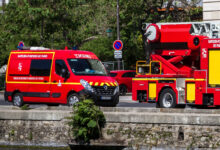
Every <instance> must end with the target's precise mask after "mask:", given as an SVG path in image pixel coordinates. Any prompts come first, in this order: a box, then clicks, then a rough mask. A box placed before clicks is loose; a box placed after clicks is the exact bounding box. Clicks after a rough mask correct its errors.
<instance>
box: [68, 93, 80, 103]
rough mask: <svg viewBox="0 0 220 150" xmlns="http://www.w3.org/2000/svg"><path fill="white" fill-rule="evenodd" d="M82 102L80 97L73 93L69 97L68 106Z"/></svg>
mask: <svg viewBox="0 0 220 150" xmlns="http://www.w3.org/2000/svg"><path fill="white" fill-rule="evenodd" d="M79 101H80V97H79V95H78V94H77V93H72V94H70V95H69V96H68V97H67V105H68V106H73V105H74V104H76V103H77V102H79Z"/></svg>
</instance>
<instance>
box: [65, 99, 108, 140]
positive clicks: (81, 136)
mask: <svg viewBox="0 0 220 150" xmlns="http://www.w3.org/2000/svg"><path fill="white" fill-rule="evenodd" d="M69 119H70V120H71V121H70V122H69V125H70V127H71V129H72V133H73V136H74V137H75V140H76V141H77V142H80V143H89V142H90V140H91V139H98V138H100V137H101V136H102V132H101V129H102V128H103V127H104V126H105V123H106V120H105V116H104V114H103V112H102V111H101V110H100V109H99V108H98V107H97V106H95V105H94V102H93V101H92V100H84V101H81V102H78V103H77V104H75V105H74V106H73V115H72V117H70V118H69Z"/></svg>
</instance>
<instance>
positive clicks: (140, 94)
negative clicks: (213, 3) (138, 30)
mask: <svg viewBox="0 0 220 150" xmlns="http://www.w3.org/2000/svg"><path fill="white" fill-rule="evenodd" d="M145 30H146V33H145V36H146V38H147V41H146V43H147V47H148V48H147V50H148V51H147V53H149V54H150V55H149V56H150V57H149V58H150V59H149V60H145V61H138V62H137V64H136V70H137V75H136V77H135V78H133V81H132V99H133V100H134V101H139V102H149V103H150V102H154V103H156V105H157V107H161V108H174V107H178V106H179V105H181V104H184V105H186V104H191V105H203V106H208V107H209V106H220V23H219V22H194V23H193V22H191V23H157V24H145Z"/></svg>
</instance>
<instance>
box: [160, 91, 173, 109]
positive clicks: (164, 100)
mask: <svg viewBox="0 0 220 150" xmlns="http://www.w3.org/2000/svg"><path fill="white" fill-rule="evenodd" d="M159 101H160V107H162V108H174V107H176V94H175V93H174V91H173V90H172V89H164V90H163V91H162V93H161V94H160V97H159Z"/></svg>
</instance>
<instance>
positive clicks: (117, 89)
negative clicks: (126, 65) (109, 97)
mask: <svg viewBox="0 0 220 150" xmlns="http://www.w3.org/2000/svg"><path fill="white" fill-rule="evenodd" d="M117 85H118V83H117ZM118 92H119V86H116V88H115V91H114V95H115V94H116V93H118Z"/></svg>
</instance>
